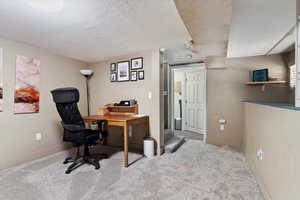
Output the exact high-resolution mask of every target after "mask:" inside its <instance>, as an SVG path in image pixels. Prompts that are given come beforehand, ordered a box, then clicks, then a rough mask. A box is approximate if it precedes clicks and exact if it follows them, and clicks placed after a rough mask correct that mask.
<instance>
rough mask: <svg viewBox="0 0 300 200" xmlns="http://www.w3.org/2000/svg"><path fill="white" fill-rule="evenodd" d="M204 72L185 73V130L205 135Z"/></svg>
mask: <svg viewBox="0 0 300 200" xmlns="http://www.w3.org/2000/svg"><path fill="white" fill-rule="evenodd" d="M205 83H206V77H205V70H197V71H191V72H186V94H185V96H186V100H185V103H186V105H185V119H184V120H185V130H189V131H193V132H197V133H201V134H205V123H206V122H205V119H206V118H205V115H206V110H205V106H206V105H205V104H206V103H205V98H206V97H205V95H206V94H205V93H206V84H205Z"/></svg>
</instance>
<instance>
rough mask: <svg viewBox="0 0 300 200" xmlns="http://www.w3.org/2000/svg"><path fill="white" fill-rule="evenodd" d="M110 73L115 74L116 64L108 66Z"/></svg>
mask: <svg viewBox="0 0 300 200" xmlns="http://www.w3.org/2000/svg"><path fill="white" fill-rule="evenodd" d="M110 71H111V72H116V71H117V64H116V63H111V64H110Z"/></svg>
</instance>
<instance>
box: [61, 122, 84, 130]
mask: <svg viewBox="0 0 300 200" xmlns="http://www.w3.org/2000/svg"><path fill="white" fill-rule="evenodd" d="M62 126H63V128H64V129H66V130H67V131H71V132H79V131H85V127H82V126H79V125H77V124H64V123H62Z"/></svg>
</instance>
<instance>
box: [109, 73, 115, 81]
mask: <svg viewBox="0 0 300 200" xmlns="http://www.w3.org/2000/svg"><path fill="white" fill-rule="evenodd" d="M116 81H117V72H113V73H111V74H110V82H116Z"/></svg>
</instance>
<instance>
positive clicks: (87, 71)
mask: <svg viewBox="0 0 300 200" xmlns="http://www.w3.org/2000/svg"><path fill="white" fill-rule="evenodd" d="M80 73H81V74H82V75H83V76H84V77H85V78H86V96H87V108H88V115H90V91H89V79H90V78H91V77H92V76H93V74H94V71H93V70H91V69H82V70H80Z"/></svg>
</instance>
